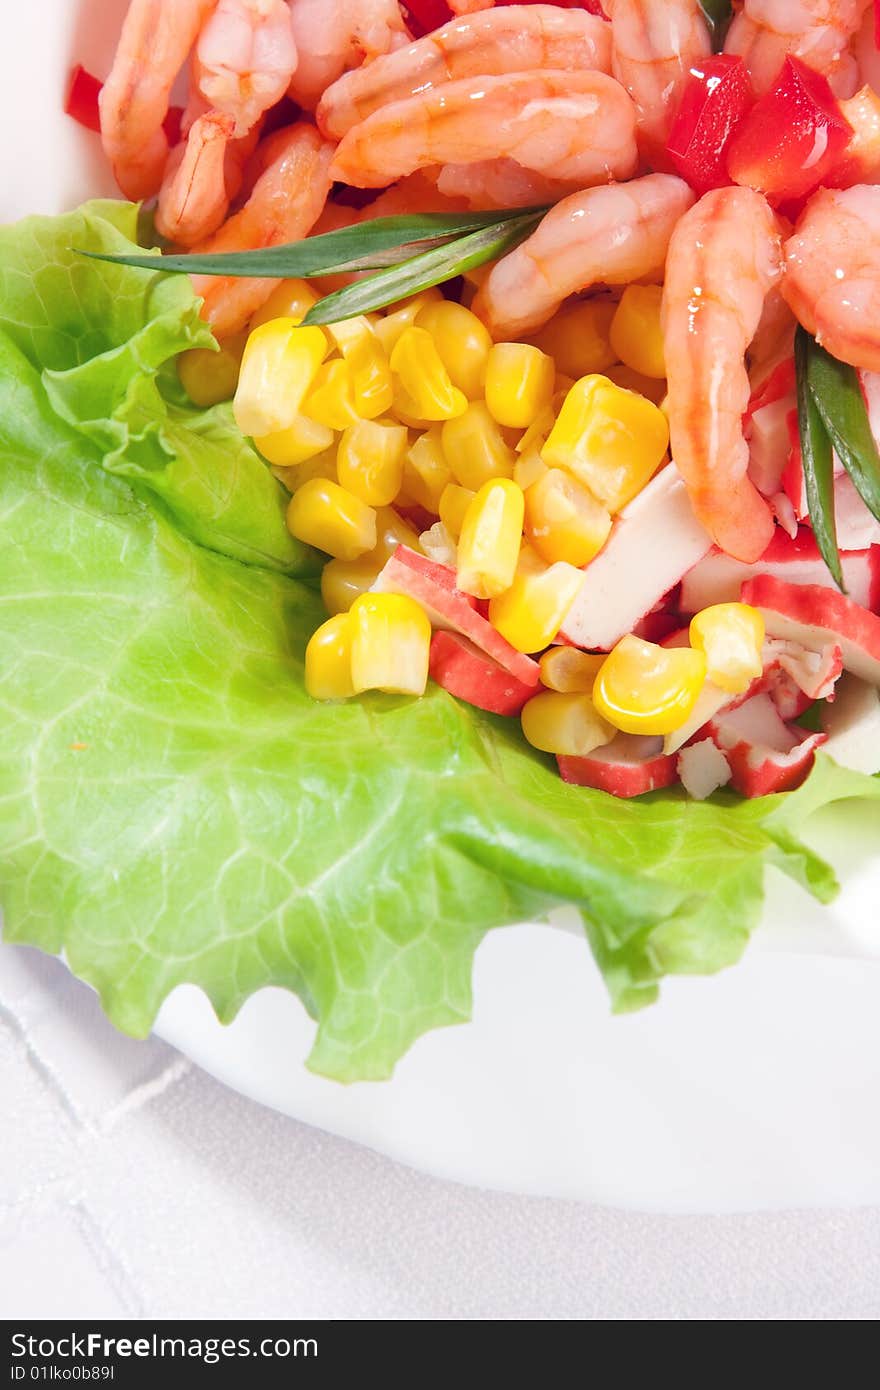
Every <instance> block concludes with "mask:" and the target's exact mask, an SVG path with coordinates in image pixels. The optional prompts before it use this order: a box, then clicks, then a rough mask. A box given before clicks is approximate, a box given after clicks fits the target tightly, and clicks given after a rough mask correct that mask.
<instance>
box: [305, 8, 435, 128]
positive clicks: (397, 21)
mask: <svg viewBox="0 0 880 1390" xmlns="http://www.w3.org/2000/svg"><path fill="white" fill-rule="evenodd" d="M290 12H291V22H292V25H293V37H294V41H295V43H296V51H297V54H298V63H297V68H296V72H295V73H294V74H293V80H292V82H291V84H290V88H289V91H290V95H291V96H292V97H293V100H294V101H297V102H299V104H300V106H303V107H305V109H306V110H308V111H314V109H315V106H316V105H317V103H318V100H319V98H320V97H321V94H322V93H323V92H324V91H325V90H326V88H327V87H329V86H330V84H331V82H335V81H336V79H337V78H338V77H341V76H342V74H343V73H344V72H347V71H348V69H349V68H356V67H358V66H359V65H360V64H361V63H363V62H364V61H372V59H374V58H378V57H379V56H380V55H382V54H384V53H390V52H391V51H392V50H393V49H395V48H400V47H401V46H402V45H403V44H408V43H410V42H411V38H410V34H409V30H408V29H407V27H406V25H405V24H404V22H403V18H402V16H401V13H400V6H399V5H398V3H397V0H291V6H290Z"/></svg>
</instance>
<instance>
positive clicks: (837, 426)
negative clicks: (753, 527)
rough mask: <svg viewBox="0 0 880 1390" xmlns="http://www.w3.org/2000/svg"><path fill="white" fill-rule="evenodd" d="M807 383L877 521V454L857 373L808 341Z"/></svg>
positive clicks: (879, 508) (879, 480)
mask: <svg viewBox="0 0 880 1390" xmlns="http://www.w3.org/2000/svg"><path fill="white" fill-rule="evenodd" d="M807 380H808V382H809V387H810V394H811V395H812V397H813V400H814V401H815V402H816V408H817V409H818V411H819V414H820V415H821V416H822V423H823V424H824V426H825V429H826V430H827V432H828V435H829V437H830V439H831V443H832V444H833V446H834V448H835V450H836V451H837V457H838V458H839V459H840V461H841V463H842V464H843V466H844V468H845V469H846V471H847V473H848V474H849V476H850V478H851V479H852V481H853V486H854V487H855V489H856V491H857V492H858V494H859V496H860V497H861V498H862V501H863V502H864V503H865V506H866V507H867V508H868V510H869V511H871V512H872V513H873V514H874V516H875V517H877V519H878V520H880V454H878V452H877V445H876V443H875V442H874V436H873V434H872V432H871V425H870V421H869V420H868V410H867V407H866V405H865V398H864V396H863V395H862V388H861V385H860V383H859V374H858V372H857V371H856V369H855V367H850V366H849V364H848V363H846V362H840V361H838V359H837V358H836V357H832V356H831V354H830V353H829V352H826V351H825V349H824V348H823V347H820V346H819V344H818V343H816V342H814V341H812V340H811V341H810V343H809V347H808V349H807Z"/></svg>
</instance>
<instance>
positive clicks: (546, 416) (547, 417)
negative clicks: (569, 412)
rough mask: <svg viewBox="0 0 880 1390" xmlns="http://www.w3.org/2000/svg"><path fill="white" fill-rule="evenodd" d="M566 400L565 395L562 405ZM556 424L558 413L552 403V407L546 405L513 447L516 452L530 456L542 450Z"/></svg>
mask: <svg viewBox="0 0 880 1390" xmlns="http://www.w3.org/2000/svg"><path fill="white" fill-rule="evenodd" d="M554 394H555V389H554ZM564 399H565V396H564V395H563V396H561V397H560V401H559V404H560V405H562V402H563V401H564ZM555 423H556V411H555V410H554V409H553V405H552V403H551V404H550V405H545V407H544V409H543V410H541V411H539V413H538V414H537V415H536V416H535V418H534V420H533V421H532V423H531V424H530V425H529V427H528V429H527V430H524V431H523V433H522V434H521V435H520V437H519V439H518V440H517V441H516V444H515V445H514V446H513V447H514V452H515V453H517V454H528V453H530V452H531V450H532V449H540V448H542V446H543V444H544V440H545V439H546V438H547V436H548V434H549V433H550V431H551V430H552V428H553V426H554V425H555Z"/></svg>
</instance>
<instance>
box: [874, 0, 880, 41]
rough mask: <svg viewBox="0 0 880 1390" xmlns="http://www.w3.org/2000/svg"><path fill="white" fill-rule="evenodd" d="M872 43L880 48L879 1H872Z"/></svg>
mask: <svg viewBox="0 0 880 1390" xmlns="http://www.w3.org/2000/svg"><path fill="white" fill-rule="evenodd" d="M874 43H875V44H876V46H877V47H878V48H880V0H874Z"/></svg>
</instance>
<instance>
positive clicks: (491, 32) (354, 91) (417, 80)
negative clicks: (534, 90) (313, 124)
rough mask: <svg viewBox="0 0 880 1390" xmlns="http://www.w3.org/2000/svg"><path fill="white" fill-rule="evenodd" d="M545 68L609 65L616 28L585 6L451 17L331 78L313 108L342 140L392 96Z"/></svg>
mask: <svg viewBox="0 0 880 1390" xmlns="http://www.w3.org/2000/svg"><path fill="white" fill-rule="evenodd" d="M541 68H553V69H555V70H557V71H561V70H562V69H566V68H595V69H598V70H599V71H600V72H610V71H611V31H610V28H609V26H608V25H607V24H606V23H605V21H604V20H603V19H599V18H597V16H596V15H591V14H587V12H586V10H560V9H559V7H558V6H556V5H529V6H519V5H505V6H503V7H502V8H501V9H498V10H489V11H487V12H486V13H485V14H479V15H475V16H474V18H473V19H471V20H469V21H468V22H467V23H462V22H456V21H453V22H452V23H450V24H444V25H443V26H442V28H440V29H435V30H434V31H433V33H430V34H426V35H425V36H424V38H421V39H418V40H417V41H416V42H415V43H412V44H409V45H408V46H407V47H406V48H399V49H397V51H396V52H394V53H388V54H386V55H385V57H383V58H376V59H375V61H374V62H372V63H367V64H366V65H365V66H364V67H361V68H356V69H355V71H354V72H349V73H346V74H345V75H344V76H343V77H340V78H339V79H338V81H336V82H334V83H333V85H332V87H330V88H328V90H327V91H326V92H325V93H324V95H323V96H322V98H321V100H320V102H319V104H318V109H317V113H316V118H317V122H318V126H319V128H320V129H321V130H322V131H323V132H324V134H325V135H327V136H332V137H333V138H334V139H336V140H340V139H341V138H342V136H343V135H345V133H346V132H347V131H349V130H351V128H352V126H354V125H357V124H358V122H359V121H363V120H365V119H366V117H367V116H370V115H372V114H373V112H374V111H378V110H379V109H380V107H382V106H386V105H387V104H388V103H389V102H391V101H401V100H403V99H404V98H405V97H411V96H415V95H416V93H417V92H425V91H427V90H428V89H429V88H430V87H436V86H437V85H438V83H442V82H454V81H457V80H458V79H460V78H463V77H483V76H487V77H488V76H492V77H499V76H501V75H502V74H503V73H505V72H532V71H537V70H538V69H541Z"/></svg>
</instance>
